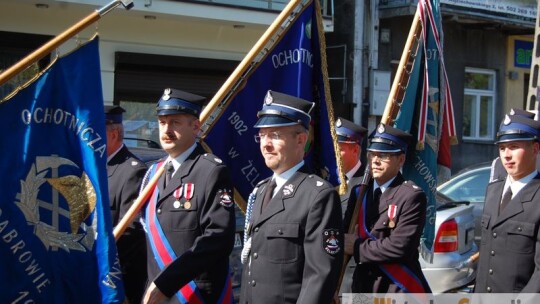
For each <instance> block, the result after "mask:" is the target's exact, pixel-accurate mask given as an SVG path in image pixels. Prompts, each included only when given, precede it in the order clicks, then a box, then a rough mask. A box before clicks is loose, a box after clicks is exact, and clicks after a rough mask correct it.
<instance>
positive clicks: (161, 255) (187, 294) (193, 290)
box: [145, 161, 233, 304]
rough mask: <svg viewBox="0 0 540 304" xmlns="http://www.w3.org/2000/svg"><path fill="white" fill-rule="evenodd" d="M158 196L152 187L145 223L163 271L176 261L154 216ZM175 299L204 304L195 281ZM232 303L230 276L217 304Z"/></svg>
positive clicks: (193, 303) (177, 294) (185, 302)
mask: <svg viewBox="0 0 540 304" xmlns="http://www.w3.org/2000/svg"><path fill="white" fill-rule="evenodd" d="M163 163H164V162H163V161H161V162H159V163H157V165H154V166H153V167H152V169H151V172H150V178H151V177H152V176H154V174H155V173H156V171H157V170H158V169H159V168H160V167H161V166H163ZM158 196H159V189H158V187H154V191H153V193H152V196H151V197H150V201H149V202H148V206H147V208H146V213H145V216H146V221H147V227H148V229H147V233H148V234H149V236H150V237H149V242H150V246H151V247H152V252H153V253H154V258H155V259H156V262H157V264H158V266H159V269H161V270H163V268H165V267H166V266H167V265H169V264H170V263H171V262H172V261H174V260H175V259H176V257H177V256H176V253H175V252H174V250H173V249H172V247H171V245H170V243H169V241H168V240H167V237H166V236H165V233H164V232H163V229H162V228H161V224H160V223H159V220H158V218H157V215H156V208H157V200H158ZM176 297H177V298H178V300H179V301H180V303H182V304H187V303H189V304H204V300H203V298H202V295H201V293H200V291H199V288H198V287H197V284H196V283H195V281H193V280H192V281H191V282H189V283H188V284H186V285H185V286H183V287H182V288H180V290H179V291H178V292H177V293H176ZM232 302H233V299H232V282H231V276H230V275H228V276H227V280H226V282H225V285H224V286H223V291H222V292H221V295H220V297H219V300H218V302H217V303H218V304H231V303H232Z"/></svg>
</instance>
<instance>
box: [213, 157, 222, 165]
mask: <svg viewBox="0 0 540 304" xmlns="http://www.w3.org/2000/svg"><path fill="white" fill-rule="evenodd" d="M214 161H216V163H218V164H221V163H222V162H223V161H222V160H221V159H219V158H217V157H214Z"/></svg>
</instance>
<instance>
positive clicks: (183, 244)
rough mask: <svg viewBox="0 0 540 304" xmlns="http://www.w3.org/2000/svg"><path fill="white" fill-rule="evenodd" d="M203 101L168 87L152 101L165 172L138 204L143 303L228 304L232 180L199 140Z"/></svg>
mask: <svg viewBox="0 0 540 304" xmlns="http://www.w3.org/2000/svg"><path fill="white" fill-rule="evenodd" d="M204 102H205V98H204V97H201V96H197V95H194V94H190V93H187V92H183V91H180V90H175V89H166V90H165V92H164V93H163V96H162V97H161V99H160V100H159V101H158V104H157V109H156V110H157V116H158V125H159V138H160V142H161V146H162V147H163V149H164V150H165V151H166V152H167V154H168V156H167V157H166V159H164V160H161V161H159V162H158V163H157V164H155V165H153V166H152V167H151V168H150V169H149V170H148V172H149V174H148V175H149V178H151V177H152V176H153V175H154V174H155V172H156V171H157V169H158V168H159V167H161V166H165V168H166V169H165V172H164V173H163V175H162V176H161V178H160V179H159V181H158V184H157V186H156V187H155V189H154V190H153V194H152V196H151V198H150V200H149V202H148V204H147V205H146V208H145V209H144V223H145V227H146V232H147V241H148V246H147V248H148V279H149V285H148V287H147V290H146V293H145V295H144V299H143V302H144V303H164V302H166V303H231V301H232V290H231V279H230V275H229V254H230V253H231V251H232V248H233V245H234V232H235V227H236V225H235V216H234V201H233V198H232V195H233V192H232V191H233V185H232V181H231V178H230V175H229V171H228V169H227V167H226V166H225V165H224V164H223V162H222V161H221V159H219V158H218V157H216V156H215V155H212V154H209V153H206V152H205V151H204V150H203V148H202V147H201V146H200V145H199V143H197V135H198V133H199V131H200V127H201V123H200V121H199V114H200V112H201V110H202V106H203V103H204Z"/></svg>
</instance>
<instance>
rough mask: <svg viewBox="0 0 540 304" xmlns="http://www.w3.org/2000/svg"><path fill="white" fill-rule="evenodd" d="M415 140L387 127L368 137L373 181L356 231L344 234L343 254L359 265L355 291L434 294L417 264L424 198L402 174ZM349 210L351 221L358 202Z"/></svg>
mask: <svg viewBox="0 0 540 304" xmlns="http://www.w3.org/2000/svg"><path fill="white" fill-rule="evenodd" d="M411 141H412V136H411V135H410V134H408V133H406V132H403V131H401V130H399V129H396V128H393V127H390V126H385V125H383V124H380V125H379V126H378V127H377V129H376V131H375V132H374V134H373V135H372V137H371V139H370V144H369V147H368V149H367V151H368V152H367V158H368V164H369V165H370V167H371V173H372V176H373V180H372V181H371V182H370V184H369V186H368V188H367V191H366V196H367V199H364V200H363V203H362V206H361V208H360V212H359V216H358V233H357V234H346V235H345V252H346V253H347V254H350V255H352V256H353V257H354V260H355V262H356V264H357V266H356V270H355V273H354V276H353V285H352V291H353V292H354V293H396V292H407V293H427V292H430V288H429V285H428V283H427V281H426V279H425V277H424V275H423V273H422V269H421V267H420V263H419V262H418V257H419V252H418V248H419V245H420V236H421V235H422V230H423V228H424V222H425V219H426V201H427V199H426V195H425V193H424V191H423V190H422V189H421V188H420V187H418V186H416V185H415V184H414V183H413V182H411V181H406V180H405V179H404V178H403V176H402V175H401V173H400V169H401V167H402V166H403V163H404V162H405V153H406V151H407V146H408V145H409V144H410V143H411ZM357 188H358V187H356V188H355V189H353V190H352V191H354V192H355V193H356V191H357ZM351 199H355V200H356V197H355V196H352V195H351ZM348 207H349V208H348V209H347V214H346V217H347V218H348V219H350V218H351V214H352V212H353V208H354V203H350V204H348ZM346 224H347V225H348V224H349V223H346Z"/></svg>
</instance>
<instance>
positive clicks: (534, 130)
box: [495, 115, 540, 144]
mask: <svg viewBox="0 0 540 304" xmlns="http://www.w3.org/2000/svg"><path fill="white" fill-rule="evenodd" d="M539 139H540V122H538V121H536V120H534V119H531V118H527V117H525V116H521V115H506V116H505V118H504V120H503V122H502V123H501V125H500V127H499V132H497V141H496V142H495V143H496V144H499V143H505V142H511V141H518V140H532V141H539Z"/></svg>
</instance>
